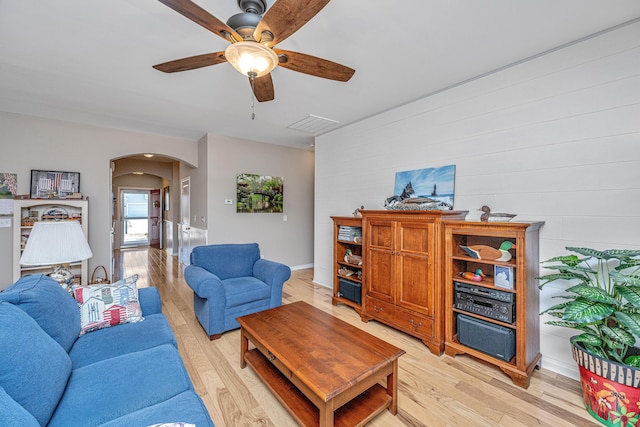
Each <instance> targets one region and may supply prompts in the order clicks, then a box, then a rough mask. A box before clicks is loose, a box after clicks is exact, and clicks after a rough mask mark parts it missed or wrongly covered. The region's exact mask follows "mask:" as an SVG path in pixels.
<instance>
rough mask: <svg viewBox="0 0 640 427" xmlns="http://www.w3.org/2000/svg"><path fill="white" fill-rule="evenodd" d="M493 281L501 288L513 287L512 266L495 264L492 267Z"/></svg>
mask: <svg viewBox="0 0 640 427" xmlns="http://www.w3.org/2000/svg"><path fill="white" fill-rule="evenodd" d="M493 273H494V275H493V283H494V284H495V285H496V286H498V287H501V288H505V289H513V267H510V266H504V265H496V266H494V267H493Z"/></svg>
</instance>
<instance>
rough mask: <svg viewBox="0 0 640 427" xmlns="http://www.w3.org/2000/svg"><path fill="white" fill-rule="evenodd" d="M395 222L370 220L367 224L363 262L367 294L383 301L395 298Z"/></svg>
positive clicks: (390, 300)
mask: <svg viewBox="0 0 640 427" xmlns="http://www.w3.org/2000/svg"><path fill="white" fill-rule="evenodd" d="M394 232H395V223H394V222H393V221H379V220H375V219H374V220H371V221H369V223H368V224H367V248H366V250H367V251H368V252H369V254H368V256H369V257H368V258H367V260H366V263H365V268H366V277H367V294H368V295H370V296H372V297H375V298H378V299H380V300H383V301H388V302H393V301H394V299H395V275H396V256H395V252H394V244H395V238H394Z"/></svg>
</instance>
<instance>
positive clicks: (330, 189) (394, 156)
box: [314, 23, 640, 377]
mask: <svg viewBox="0 0 640 427" xmlns="http://www.w3.org/2000/svg"><path fill="white" fill-rule="evenodd" d="M639 118H640V23H635V24H631V25H628V26H626V27H623V28H620V29H617V30H614V31H611V32H608V33H604V34H602V35H599V36H597V37H593V38H591V39H588V40H585V41H582V42H580V43H577V44H574V45H572V46H569V47H565V48H563V49H559V50H556V51H554V52H551V53H548V54H546V55H543V56H541V57H538V58H536V59H533V60H530V61H527V62H523V63H521V64H519V65H516V66H513V67H511V68H508V69H505V70H503V71H500V72H497V73H494V74H491V75H488V76H486V77H483V78H480V79H477V80H475V81H471V82H468V83H466V84H463V85H460V86H457V87H455V88H452V89H449V90H447V91H444V92H441V93H438V94H435V95H432V96H430V97H427V98H424V99H422V100H419V101H417V102H414V103H411V104H408V105H405V106H402V107H399V108H396V109H394V110H392V111H389V112H386V113H384V114H381V115H378V116H376V117H373V118H370V119H367V120H364V121H362V122H360V123H356V124H354V125H351V126H347V127H345V128H342V129H339V130H337V131H335V132H332V133H329V134H327V135H323V136H321V137H319V138H317V142H316V192H315V195H316V200H315V214H316V218H315V226H316V227H315V260H314V261H315V281H316V282H318V283H320V284H323V285H327V286H329V285H330V284H331V283H332V282H331V277H332V271H331V269H332V263H331V250H332V249H331V248H332V245H331V238H332V233H331V230H332V229H331V221H330V218H329V216H330V215H349V214H350V213H351V212H352V211H353V210H354V208H356V207H358V206H360V205H364V206H365V208H367V209H382V208H383V201H384V199H385V198H386V197H389V196H390V195H392V193H393V183H394V176H395V172H397V171H402V170H411V169H420V168H424V167H436V166H443V165H448V164H454V165H456V182H455V208H456V209H465V210H469V211H471V213H470V215H469V217H470V218H478V217H479V212H478V211H477V209H478V208H480V207H481V206H482V205H484V204H486V205H489V206H491V208H492V209H493V210H494V211H496V212H509V213H515V214H517V215H518V217H517V218H518V219H521V220H543V221H545V222H546V224H545V225H544V227H543V228H542V230H541V241H540V258H541V259H547V258H550V257H552V256H555V255H557V254H561V253H564V247H566V246H590V247H596V248H600V249H604V248H612V247H616V248H638V247H640V120H639ZM559 293H560V289H559V288H558V287H555V288H553V287H549V288H548V289H545V291H544V292H543V293H542V295H541V304H542V306H543V307H542V308H544V307H547V306H549V305H550V304H552V303H555V301H554V300H552V296H554V295H557V294H559ZM544 320H545V319H544V318H542V319H541V321H544ZM570 335H573V333H572V331H570V330H566V331H565V330H561V329H559V328H551V327H548V326H545V325H543V327H542V336H541V340H542V353H543V365H544V366H545V367H546V368H549V369H552V370H555V371H558V372H561V373H564V374H567V375H571V376H574V377H575V376H576V375H577V369H576V368H575V366H574V363H573V361H572V360H571V355H570V350H569V344H568V340H567V337H569V336H570Z"/></svg>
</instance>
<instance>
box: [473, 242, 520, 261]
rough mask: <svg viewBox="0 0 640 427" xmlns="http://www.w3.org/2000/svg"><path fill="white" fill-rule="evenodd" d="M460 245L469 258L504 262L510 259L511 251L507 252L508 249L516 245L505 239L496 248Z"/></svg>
mask: <svg viewBox="0 0 640 427" xmlns="http://www.w3.org/2000/svg"><path fill="white" fill-rule="evenodd" d="M460 247H461V248H462V250H464V251H465V252H466V253H467V255H469V256H470V257H471V258H475V259H486V260H489V261H505V262H506V261H509V260H510V259H511V252H509V249H514V248H515V247H516V245H514V244H513V243H512V242H510V241H508V240H505V241H504V242H502V244H501V245H500V247H499V248H498V249H496V248H492V247H491V246H486V245H471V246H464V245H460Z"/></svg>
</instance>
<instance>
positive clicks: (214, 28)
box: [159, 0, 242, 41]
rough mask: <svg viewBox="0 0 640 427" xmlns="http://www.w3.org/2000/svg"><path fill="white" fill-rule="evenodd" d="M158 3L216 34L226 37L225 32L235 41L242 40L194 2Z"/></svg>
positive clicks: (171, 1)
mask: <svg viewBox="0 0 640 427" xmlns="http://www.w3.org/2000/svg"><path fill="white" fill-rule="evenodd" d="M159 1H160V3H162V4H165V5H167V6H169V7H170V8H171V9H173V10H175V11H176V12H178V13H179V14H180V15H182V16H184V17H186V18H189V19H190V20H192V21H193V22H195V23H196V24H199V25H202V26H203V27H204V28H206V29H207V30H209V31H211V32H212V33H214V34H216V35H217V36H220V37H222V38H223V39H225V40H227V41H230V40H228V39H227V34H230V35H231V37H233V39H235V40H236V41H242V37H240V35H239V34H238V33H237V32H236V31H235V30H234V29H233V28H231V27H230V26H228V25H227V24H225V23H224V22H222V21H221V20H219V19H218V18H216V17H215V16H213V15H212V14H210V13H209V12H207V11H206V10H204V9H203V8H201V7H200V6H198V5H197V4H195V3H194V2H192V1H190V0H159Z"/></svg>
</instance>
